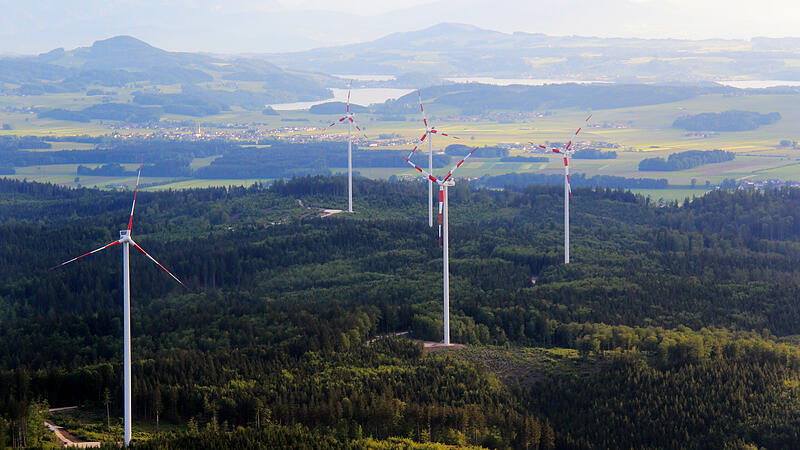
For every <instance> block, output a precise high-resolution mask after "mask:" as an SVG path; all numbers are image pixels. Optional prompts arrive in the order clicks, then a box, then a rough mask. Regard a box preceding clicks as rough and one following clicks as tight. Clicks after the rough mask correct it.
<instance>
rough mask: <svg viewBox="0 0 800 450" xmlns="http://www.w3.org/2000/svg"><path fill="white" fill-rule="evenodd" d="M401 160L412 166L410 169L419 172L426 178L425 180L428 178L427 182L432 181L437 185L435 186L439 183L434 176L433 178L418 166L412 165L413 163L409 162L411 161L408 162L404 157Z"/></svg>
mask: <svg viewBox="0 0 800 450" xmlns="http://www.w3.org/2000/svg"><path fill="white" fill-rule="evenodd" d="M403 159H405V160H406V162H407V163H409V164H411V166H412V167H414V168H415V169H417V170H419V171H420V173H422V174H423V175H425V177H426V178H428V179H429V180H431V181H433V182H434V183H437V184H438V183H439V180H438V179H437V178H436V177H435V176H433V175H431V174H429V173H428V172H426V171H425V170H424V169H423V168H422V167H420V166H418V165H416V164H414V163H413V162H411V161H410V160H409V159H408V158H406V157H403Z"/></svg>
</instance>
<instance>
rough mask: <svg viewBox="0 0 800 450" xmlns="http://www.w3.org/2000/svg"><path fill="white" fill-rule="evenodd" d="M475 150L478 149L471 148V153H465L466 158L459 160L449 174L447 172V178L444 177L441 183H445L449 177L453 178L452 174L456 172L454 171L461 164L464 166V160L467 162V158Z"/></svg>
mask: <svg viewBox="0 0 800 450" xmlns="http://www.w3.org/2000/svg"><path fill="white" fill-rule="evenodd" d="M477 149H478V147H475V148H473V149H472V151H471V152H469V153H467V156H465V157H463V158H461V161H459V162H458V164H456V165H455V166H454V167H453V168H452V169H450V172H447V176H445V177H444V179H443V180H442V181H447V180H449V179H450V177H451V176H453V172H455V171H456V169H458V168H459V167H461V165H462V164H464V161H466V160H467V158H469V157H470V156H472V154H473V153H475V150H477Z"/></svg>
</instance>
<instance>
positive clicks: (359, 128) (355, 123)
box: [350, 117, 369, 139]
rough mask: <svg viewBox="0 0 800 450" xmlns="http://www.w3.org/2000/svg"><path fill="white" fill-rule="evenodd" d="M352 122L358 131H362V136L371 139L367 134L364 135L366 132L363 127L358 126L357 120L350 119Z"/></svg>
mask: <svg viewBox="0 0 800 450" xmlns="http://www.w3.org/2000/svg"><path fill="white" fill-rule="evenodd" d="M350 120H351V121H352V122H353V125H355V127H356V130H358V131H360V132H361V134H363V135H364V137H365V138H367V139H369V136H367V133H364V130H362V129H361V127H359V126H358V122H356V121H355V119H353V118H352V117H350Z"/></svg>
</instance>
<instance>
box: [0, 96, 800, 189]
mask: <svg viewBox="0 0 800 450" xmlns="http://www.w3.org/2000/svg"><path fill="white" fill-rule="evenodd" d="M164 89H166V90H168V89H169V87H164ZM118 96H119V97H120V99H123V100H124V99H125V98H129V97H130V92H126V90H125V89H121V90H120V91H119V93H118ZM87 102H88V100H86V98H85V97H82V98H81V97H80V96H77V95H73V96H70V95H68V94H59V95H47V96H40V97H36V96H25V97H18V98H15V97H13V96H11V97H4V98H3V99H2V100H0V123H3V124H8V125H9V126H10V128H11V129H10V130H3V131H0V134H15V135H38V136H68V135H83V134H86V135H103V134H111V133H114V132H118V133H121V134H148V133H154V132H155V130H152V129H146V128H139V129H117V128H114V124H113V123H112V122H108V123H102V122H101V121H92V122H90V123H86V124H81V123H73V122H64V121H56V120H50V119H46V120H45V119H38V118H37V117H36V115H35V114H33V113H31V112H22V109H23V105H24V104H28V105H30V104H34V105H38V106H47V107H68V106H69V107H73V108H74V107H78V106H84V105H85V104H87ZM796 102H797V97H796V96H793V95H767V94H763V95H739V96H730V95H705V96H700V97H697V98H694V99H691V100H686V101H680V102H674V103H667V104H660V105H653V106H643V107H634V108H621V109H610V110H598V111H591V113H592V114H593V116H592V119H591V122H590V124H589V125H588V126H587V127H585V128H584V130H583V131H582V132H581V134H580V138H579V141H583V142H604V143H610V144H614V145H615V146H617V158H616V159H605V160H588V159H580V160H573V161H572V162H571V172H572V173H584V174H585V175H586V176H587V177H590V176H593V175H611V176H620V177H627V178H666V179H667V180H668V181H669V184H670V185H671V186H673V187H674V189H685V188H687V187H689V186H690V185H691V184H692V182H693V180H694V183H695V184H696V186H698V187H704V186H706V184H710V185H712V186H713V185H718V184H719V183H721V182H722V181H723V180H724V179H730V178H733V179H736V180H745V179H751V180H758V179H779V180H786V181H789V180H800V160H799V159H800V150H797V149H792V148H791V147H781V146H780V145H779V142H780V141H781V140H790V141H793V140H797V138H798V136H800V126H798V124H799V123H800V109H798V108H796ZM726 110H748V111H757V112H760V113H768V112H773V111H777V112H779V113H780V114H781V115H782V120H780V121H778V122H777V123H775V124H772V125H768V126H763V127H761V128H759V129H757V130H753V131H742V132H720V133H705V134H701V133H687V132H685V131H683V130H679V129H675V128H672V127H671V125H672V122H673V121H674V120H675V119H676V118H677V117H680V116H682V115H686V114H697V113H701V112H719V111H726ZM426 112H428V114H429V118H430V119H431V120H432V122H433V123H434V124H436V125H437V126H438V127H439V128H440V129H441V130H442V131H445V132H448V133H450V134H452V135H455V136H459V137H460V138H461V139H460V140H453V139H450V138H445V137H440V136H436V137H435V138H434V140H433V147H434V151H437V152H438V151H442V150H443V149H444V147H445V146H447V145H450V144H452V143H462V144H465V145H468V146H473V145H474V146H494V145H498V144H501V145H504V146H506V147H508V148H509V149H510V155H511V156H516V155H526V156H542V155H541V154H540V153H539V152H538V151H536V149H535V147H534V146H533V145H530V144H529V142H535V143H545V142H564V141H566V140H567V139H568V138H569V137H570V136H571V134H572V133H573V132H574V130H575V129H576V127H578V126H579V125H581V124H582V122H583V119H585V117H586V115H587V113H589V111H583V110H576V109H567V110H555V111H542V113H543V114H542V117H537V118H535V119H532V120H525V121H523V120H519V121H514V122H510V123H500V122H494V121H488V120H480V119H475V118H454V117H459V115H458V114H459V113H458V111H454V110H451V109H442V108H437V107H436V105H435V104H433V105H432V106H430V107H429V108H427V109H426ZM545 113H546V114H545ZM405 117H406V120H405V121H383V120H381V118H380V117H379V116H374V115H369V114H362V115H361V116H359V121H360V122H361V124H362V125H363V126H364V128H365V131H366V133H367V135H368V136H369V141H368V142H369V143H370V144H372V145H371V146H370V148H375V149H383V150H397V151H398V158H399V157H400V155H401V154H403V153H401V152H400V151H408V150H409V149H410V148H411V147H412V146H413V142H414V141H415V140H416V139H419V136H420V135H421V133H422V131H424V129H423V127H422V123H421V120H419V117H417V116H416V115H408V116H405ZM166 119H167V120H172V121H175V123H178V121H180V122H182V123H184V124H186V123H187V122H188V123H190V124H191V123H192V121H195V122H196V123H198V125H199V124H200V123H202V125H203V132H206V133H213V132H215V131H216V130H222V129H229V127H230V126H231V125H230V124H254V125H249V127H250V128H256V129H263V130H276V131H275V134H276V135H278V136H281V137H283V138H287V139H288V138H298V137H301V138H303V139H306V140H313V139H321V140H331V139H333V140H336V139H339V140H343V139H346V132H345V131H344V130H343V129H336V128H334V129H332V130H333V131H331V129H329V128H328V127H327V125H328V124H329V119H330V118H329V117H326V116H322V115H316V114H310V113H309V112H308V111H281V112H280V115H279V116H265V115H262V114H261V113H259V112H253V111H245V110H242V109H237V108H233V109H232V110H231V111H227V112H225V113H224V114H220V115H216V116H210V117H205V118H202V119H199V120H198V119H196V118H187V117H185V116H168V117H166ZM217 127H218V128H217ZM226 127H228V128H226ZM293 127H294V128H293ZM162 131H163V130H162ZM382 135H383V136H388V135H391V136H393V138H392V139H388V138H387V139H380V138H379V136H382ZM90 148H93V146H92V145H91V144H80V143H65V142H55V143H54V144H53V148H51V149H47V150H40V151H57V150H66V149H70V150H71V149H76V150H84V149H90ZM422 149H423V150H424V151H426V150H427V145H425V146H423V147H422ZM713 149H722V150H726V151H730V152H734V153H735V154H736V159H735V160H733V161H730V162H725V163H718V164H709V165H704V166H700V167H695V168H693V169H689V170H682V171H675V172H640V171H639V170H638V164H639V162H640V161H641V160H642V159H644V158H649V157H654V156H661V157H666V156H668V155H669V154H671V153H675V152H680V151H686V150H713ZM548 156H549V157H550V160H549V162H545V163H542V162H534V163H531V162H501V161H500V160H499V158H484V159H481V158H473V159H471V160H470V161H468V162H467V163H466V164H465V165H464V167H463V168H462V169H461V171H460V173H459V175H460V176H463V177H470V178H474V177H482V176H496V175H502V174H507V173H514V172H535V173H541V174H558V173H562V171H563V164H562V162H561V159H560V158H558V157H557V156H556V155H548ZM215 158H216V157H208V158H198V159H196V160H194V161H192V163H191V168H192V169H197V168H199V167H203V166H206V165H208V164H210V163H211V162H212V161H213V160H214V159H215ZM417 158H418V160H419V161H420V162H422V163H423V164H424V162H425V159H426V158H425V154H424V153H423V154H418V156H417ZM88 166H90V167H96V166H92V165H88ZM76 167H77V165H70V164H67V165H42V166H31V167H18V168H17V170H16V175H15V177H16V178H19V179H28V180H35V181H49V182H53V183H58V184H64V185H76V184H80V185H82V186H89V187H94V186H97V187H99V188H107V187H119V186H120V185H124V186H130V185H132V184H133V183H134V182H135V180H134V179H133V178H132V177H129V176H122V177H94V178H91V177H87V178H83V179H80V180H79V181H78V182H77V183H76V181H75V178H76V172H75V171H76ZM128 169H131V170H132V169H133V168H132V167H128ZM354 169H355V170H356V171H357V172H358V173H359V174H360V175H361V176H366V177H369V178H388V177H390V176H392V175H397V176H403V175H405V176H415V175H416V172H415V171H414V170H413V169H411V168H409V169H408V170H404V169H396V168H368V169H359V168H358V161H357V160H356V161H355V162H354ZM330 170H331V172H332V173H344V172H345V170H346V168H344V167H342V168H331V169H330ZM255 181H265V180H256V179H246V180H244V179H229V180H198V179H169V178H151V177H147V174H146V172H145V173H144V177H143V180H142V182H143V184H144V185H149V186H150V187H148V189H181V188H188V187H204V186H219V185H233V184H237V185H239V184H251V183H253V182H255ZM674 189H669V190H670V191H671V190H674ZM691 192H702V190H693V191H691ZM647 193H648V194H650V195H652V196H653V197H656V198H659V197H663V198H665V199H667V198H674V197H676V195H677V192H672V193H670V192H666V193H664V195H661V193H658V192H649V191H648V192H647ZM684 194H685V192H682V193H681V194H680V195H684Z"/></svg>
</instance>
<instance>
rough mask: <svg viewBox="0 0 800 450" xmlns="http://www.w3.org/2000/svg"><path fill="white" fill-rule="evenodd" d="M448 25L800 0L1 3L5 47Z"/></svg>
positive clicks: (617, 18)
mask: <svg viewBox="0 0 800 450" xmlns="http://www.w3.org/2000/svg"><path fill="white" fill-rule="evenodd" d="M441 22H459V23H468V24H472V25H476V26H478V27H481V28H487V29H492V30H498V31H503V32H509V33H510V32H514V31H525V32H531V33H545V34H550V35H575V34H577V35H585V36H605V37H644V38H663V37H671V38H688V39H708V38H740V39H741V38H744V39H747V38H750V37H753V36H769V37H786V36H800V2H798V1H797V0H759V1H754V0H748V1H745V0H727V1H726V0H438V1H432V0H404V1H396V0H383V1H377V0H353V1H347V2H343V1H328V0H258V1H256V0H71V1H64V0H24V1H23V0H0V53H2V54H8V53H17V54H21V53H39V52H44V51H48V50H51V49H53V48H56V47H65V48H74V47H77V46H87V45H91V43H92V42H93V41H95V40H98V39H104V38H107V37H111V36H115V35H120V34H128V35H132V36H135V37H138V38H140V39H143V40H145V41H147V42H149V43H151V44H153V45H155V46H157V47H161V48H164V49H167V50H184V51H208V52H220V53H240V52H282V51H294V50H302V49H308V48H313V47H319V46H326V45H338V44H344V43H353V42H360V41H365V40H371V39H375V38H378V37H381V36H384V35H386V34H389V33H392V32H396V31H412V30H418V29H421V28H425V27H428V26H431V25H435V24H437V23H441Z"/></svg>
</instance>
